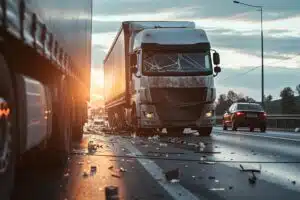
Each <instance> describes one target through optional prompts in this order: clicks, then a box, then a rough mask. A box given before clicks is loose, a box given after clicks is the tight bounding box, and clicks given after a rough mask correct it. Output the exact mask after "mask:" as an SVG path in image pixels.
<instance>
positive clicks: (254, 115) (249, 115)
mask: <svg viewBox="0 0 300 200" xmlns="http://www.w3.org/2000/svg"><path fill="white" fill-rule="evenodd" d="M247 117H252V118H254V117H257V114H253V113H250V114H247Z"/></svg>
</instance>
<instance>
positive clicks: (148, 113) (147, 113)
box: [144, 112, 154, 119]
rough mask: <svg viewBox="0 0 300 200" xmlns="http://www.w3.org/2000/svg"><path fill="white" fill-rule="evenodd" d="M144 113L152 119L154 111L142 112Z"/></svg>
mask: <svg viewBox="0 0 300 200" xmlns="http://www.w3.org/2000/svg"><path fill="white" fill-rule="evenodd" d="M144 115H145V117H146V118H148V119H152V118H153V117H154V113H153V112H144Z"/></svg>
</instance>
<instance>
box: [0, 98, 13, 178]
mask: <svg viewBox="0 0 300 200" xmlns="http://www.w3.org/2000/svg"><path fill="white" fill-rule="evenodd" d="M9 114H10V110H9V108H8V105H7V102H6V101H5V100H4V99H3V98H1V97H0V174H1V173H5V172H6V170H7V168H8V165H9V156H10V153H11V134H10V122H9Z"/></svg>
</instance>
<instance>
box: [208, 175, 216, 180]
mask: <svg viewBox="0 0 300 200" xmlns="http://www.w3.org/2000/svg"><path fill="white" fill-rule="evenodd" d="M208 179H209V180H215V179H216V177H214V176H209V177H208Z"/></svg>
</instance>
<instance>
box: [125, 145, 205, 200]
mask: <svg viewBox="0 0 300 200" xmlns="http://www.w3.org/2000/svg"><path fill="white" fill-rule="evenodd" d="M123 145H124V146H125V148H126V149H128V150H129V151H130V152H131V153H132V154H135V155H143V154H142V153H141V152H140V151H139V150H138V149H136V148H135V147H134V146H133V145H132V144H131V143H129V142H127V141H124V142H123ZM137 160H138V161H139V163H140V164H141V165H142V166H143V167H144V168H145V169H146V171H147V172H148V173H149V174H150V175H151V176H152V177H153V178H154V179H155V180H157V182H158V183H159V184H160V185H161V186H162V187H163V188H164V189H165V190H166V191H167V192H168V193H169V194H170V196H172V197H173V198H174V199H175V200H198V199H199V198H198V197H196V196H195V195H194V194H192V193H191V192H190V191H188V190H187V189H185V188H184V187H183V186H181V185H180V184H178V183H176V184H171V183H168V182H167V181H165V176H164V173H163V170H162V169H161V168H160V167H159V166H157V165H156V164H155V162H154V161H152V160H148V159H140V158H137ZM201 199H203V198H201Z"/></svg>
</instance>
